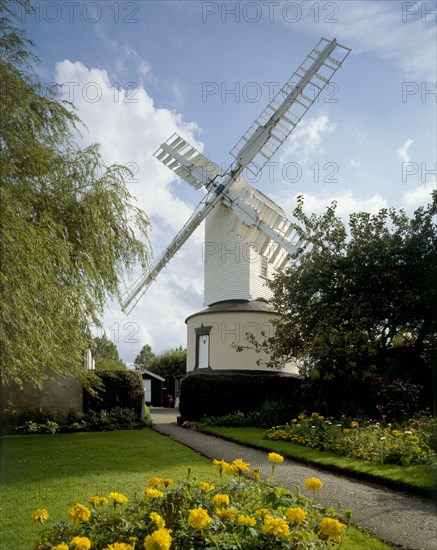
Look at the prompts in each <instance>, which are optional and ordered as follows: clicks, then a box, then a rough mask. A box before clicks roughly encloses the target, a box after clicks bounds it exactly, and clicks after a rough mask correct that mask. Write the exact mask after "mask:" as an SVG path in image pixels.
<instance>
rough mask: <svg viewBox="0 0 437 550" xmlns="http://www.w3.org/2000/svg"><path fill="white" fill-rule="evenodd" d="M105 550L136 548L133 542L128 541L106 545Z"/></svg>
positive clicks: (131, 549)
mask: <svg viewBox="0 0 437 550" xmlns="http://www.w3.org/2000/svg"><path fill="white" fill-rule="evenodd" d="M103 550H134V547H133V546H132V544H127V542H114V544H109V545H108V546H105V548H104V549H103Z"/></svg>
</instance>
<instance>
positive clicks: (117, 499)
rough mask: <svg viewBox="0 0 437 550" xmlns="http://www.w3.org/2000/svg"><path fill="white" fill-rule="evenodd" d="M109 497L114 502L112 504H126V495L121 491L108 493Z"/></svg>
mask: <svg viewBox="0 0 437 550" xmlns="http://www.w3.org/2000/svg"><path fill="white" fill-rule="evenodd" d="M109 498H110V499H111V500H112V501H113V502H114V504H126V502H127V496H125V495H122V494H121V493H109Z"/></svg>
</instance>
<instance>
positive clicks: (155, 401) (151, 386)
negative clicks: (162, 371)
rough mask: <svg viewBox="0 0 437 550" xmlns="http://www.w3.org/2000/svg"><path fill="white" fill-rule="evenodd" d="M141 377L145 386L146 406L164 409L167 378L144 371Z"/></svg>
mask: <svg viewBox="0 0 437 550" xmlns="http://www.w3.org/2000/svg"><path fill="white" fill-rule="evenodd" d="M141 377H142V379H143V384H144V401H145V402H146V404H147V405H151V406H152V407H162V400H163V395H162V394H163V384H164V382H165V378H163V377H162V376H159V375H157V374H155V373H154V372H150V371H149V370H144V371H143V372H142V373H141Z"/></svg>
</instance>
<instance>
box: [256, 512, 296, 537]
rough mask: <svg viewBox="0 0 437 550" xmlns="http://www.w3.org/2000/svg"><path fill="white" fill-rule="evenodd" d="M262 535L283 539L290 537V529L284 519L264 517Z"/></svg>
mask: <svg viewBox="0 0 437 550" xmlns="http://www.w3.org/2000/svg"><path fill="white" fill-rule="evenodd" d="M262 532H263V535H268V536H273V537H278V538H285V537H289V536H290V529H289V527H288V524H287V522H286V521H285V519H282V518H272V517H266V518H265V519H264V525H263V526H262Z"/></svg>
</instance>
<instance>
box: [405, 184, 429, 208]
mask: <svg viewBox="0 0 437 550" xmlns="http://www.w3.org/2000/svg"><path fill="white" fill-rule="evenodd" d="M435 189H437V184H436V183H435V182H430V183H425V184H424V185H420V186H419V187H415V188H414V189H409V190H408V191H405V193H403V194H402V204H403V206H404V207H405V209H406V210H415V209H416V208H418V207H419V206H426V205H427V204H428V203H430V202H431V193H432V191H434V190H435Z"/></svg>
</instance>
